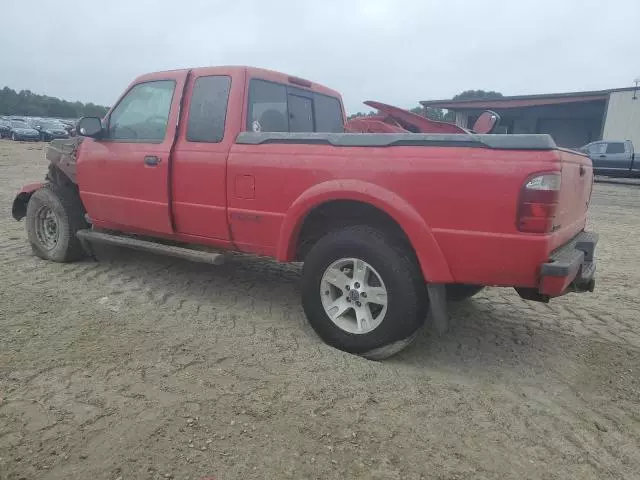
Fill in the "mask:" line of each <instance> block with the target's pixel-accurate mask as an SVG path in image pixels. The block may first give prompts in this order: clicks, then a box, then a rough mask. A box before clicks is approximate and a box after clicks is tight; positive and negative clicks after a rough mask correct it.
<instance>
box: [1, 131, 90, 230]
mask: <svg viewBox="0 0 640 480" xmlns="http://www.w3.org/2000/svg"><path fill="white" fill-rule="evenodd" d="M83 140H84V137H74V138H65V139H58V140H53V141H52V142H51V143H49V145H48V146H47V152H46V158H47V160H49V162H50V165H49V171H48V172H47V175H46V181H44V182H35V183H29V184H27V185H25V186H24V187H22V188H21V189H20V192H18V194H17V195H16V197H15V198H14V199H13V206H12V208H11V214H12V216H13V218H15V219H16V220H22V219H23V218H24V217H25V216H26V215H27V205H28V203H29V199H30V198H31V195H33V192H35V191H36V190H38V189H40V188H42V187H43V186H45V185H46V184H47V183H54V184H58V185H69V184H71V185H73V186H75V184H76V155H77V152H78V147H79V146H80V144H81V143H82V141H83Z"/></svg>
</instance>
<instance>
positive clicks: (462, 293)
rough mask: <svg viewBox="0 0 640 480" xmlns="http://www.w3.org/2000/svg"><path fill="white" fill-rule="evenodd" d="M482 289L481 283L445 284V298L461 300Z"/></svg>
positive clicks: (452, 300)
mask: <svg viewBox="0 0 640 480" xmlns="http://www.w3.org/2000/svg"><path fill="white" fill-rule="evenodd" d="M482 290H484V286H482V285H468V284H465V283H456V284H451V285H447V300H449V301H451V302H461V301H463V300H467V299H468V298H471V297H473V296H474V295H477V294H478V293H480V292H481V291H482Z"/></svg>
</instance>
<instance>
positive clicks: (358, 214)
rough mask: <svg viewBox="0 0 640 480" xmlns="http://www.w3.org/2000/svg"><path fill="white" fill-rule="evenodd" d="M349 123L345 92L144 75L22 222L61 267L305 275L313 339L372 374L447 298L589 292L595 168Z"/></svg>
mask: <svg viewBox="0 0 640 480" xmlns="http://www.w3.org/2000/svg"><path fill="white" fill-rule="evenodd" d="M343 112H344V109H343V107H342V100H341V98H340V95H339V94H338V93H337V92H335V91H334V90H330V89H328V88H326V87H323V86H320V85H318V84H315V83H312V82H309V81H307V80H302V79H299V78H296V77H291V76H288V75H285V74H280V73H276V72H272V71H267V70H261V69H257V68H248V67H214V68H196V69H192V70H175V71H169V72H160V73H154V74H148V75H144V76H142V77H140V78H138V79H136V80H135V81H134V82H133V83H132V84H131V85H130V87H129V88H128V89H127V90H126V92H125V93H124V94H123V95H122V97H121V98H120V100H119V101H118V102H117V103H116V105H115V106H114V107H113V108H112V109H111V111H110V112H109V114H108V115H107V117H106V118H105V119H104V121H101V119H100V118H97V117H87V118H83V119H81V120H80V122H79V123H78V127H77V128H78V132H79V133H80V134H81V135H83V137H77V138H75V139H70V140H54V141H53V142H52V143H51V144H50V145H49V147H48V150H47V158H48V159H49V160H50V162H51V165H50V166H49V171H48V173H47V177H46V178H47V180H46V182H41V183H35V184H30V185H26V186H25V187H23V189H22V190H21V192H19V193H18V195H17V196H16V198H15V199H14V202H13V209H12V212H13V216H14V218H15V219H16V220H20V219H22V218H24V217H25V216H26V229H27V234H28V238H29V241H30V243H31V246H32V249H33V251H34V253H35V254H36V255H38V256H40V257H42V258H45V259H48V260H52V261H57V262H67V261H73V260H77V259H79V258H81V257H83V256H84V255H85V254H86V253H90V252H91V245H92V244H93V243H107V244H112V245H122V246H127V247H131V248H135V249H140V250H148V251H152V252H156V253H164V254H167V255H172V256H177V257H182V258H185V259H189V260H192V261H199V262H207V263H210V264H219V263H221V262H222V261H223V260H224V256H223V254H222V253H221V250H232V251H239V252H243V253H249V254H258V255H262V256H269V257H274V258H275V259H277V260H279V261H282V262H293V261H298V262H304V267H303V270H302V276H301V287H300V289H301V293H302V305H303V307H304V312H305V314H306V316H307V318H308V320H309V322H310V324H311V326H312V327H313V328H314V329H315V331H316V332H317V333H318V334H319V336H320V337H321V338H323V339H324V340H325V341H326V342H327V343H329V344H330V345H333V346H335V347H337V348H339V349H342V350H345V351H348V352H352V353H356V354H361V355H363V356H366V357H368V358H376V359H380V358H385V357H388V356H390V355H392V354H393V353H395V352H397V351H399V350H400V349H402V348H403V347H404V346H405V345H407V344H408V343H409V342H410V341H411V339H413V338H414V337H415V334H416V332H417V330H418V328H419V327H420V326H421V325H422V324H423V322H424V320H425V317H426V314H427V311H429V312H430V318H431V319H432V321H433V322H434V325H436V327H437V329H438V330H439V331H444V330H445V329H446V325H447V318H448V317H447V313H446V312H447V311H446V298H447V292H453V293H454V294H457V295H453V296H455V297H457V298H464V297H469V296H471V295H473V294H475V293H477V292H478V291H479V290H481V289H482V287H483V286H485V285H494V286H502V287H515V288H516V290H517V292H518V293H519V294H520V295H521V296H522V297H523V298H525V299H528V300H536V301H543V302H547V301H549V299H550V298H552V297H557V296H560V295H563V294H565V293H568V292H586V291H592V290H593V288H594V284H595V280H594V273H595V259H594V249H595V245H596V242H597V235H595V234H592V233H588V232H585V231H584V227H585V224H586V215H587V208H588V205H589V201H590V197H591V188H592V179H593V176H592V168H591V161H590V160H589V159H588V158H587V156H586V155H582V154H580V153H578V152H572V151H568V150H565V149H561V148H558V147H557V146H556V145H555V143H554V142H553V140H552V138H551V137H550V136H548V135H491V134H471V133H469V132H461V133H458V134H442V133H433V131H432V132H428V131H424V130H423V133H419V134H418V133H391V134H387V133H385V134H372V133H341V132H342V131H343V128H344V122H345V119H344V113H343ZM425 128H426V127H425ZM438 131H441V130H438ZM213 248H215V249H216V250H212V249H213ZM60 281H64V277H63V276H62V277H60ZM264 281H268V279H264ZM450 296H451V295H450Z"/></svg>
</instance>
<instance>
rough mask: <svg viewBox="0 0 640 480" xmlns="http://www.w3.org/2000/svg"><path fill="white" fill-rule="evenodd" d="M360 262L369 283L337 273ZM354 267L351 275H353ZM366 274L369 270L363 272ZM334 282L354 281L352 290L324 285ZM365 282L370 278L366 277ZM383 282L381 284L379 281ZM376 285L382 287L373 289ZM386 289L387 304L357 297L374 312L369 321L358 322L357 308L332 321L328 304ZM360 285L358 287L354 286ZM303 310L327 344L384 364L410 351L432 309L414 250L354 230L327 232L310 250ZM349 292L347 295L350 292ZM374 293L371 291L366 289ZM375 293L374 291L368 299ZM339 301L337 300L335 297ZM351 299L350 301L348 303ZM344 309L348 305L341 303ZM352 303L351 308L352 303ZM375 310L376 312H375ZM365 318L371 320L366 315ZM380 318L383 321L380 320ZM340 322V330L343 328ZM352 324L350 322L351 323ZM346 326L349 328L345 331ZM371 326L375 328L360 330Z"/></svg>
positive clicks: (378, 233) (365, 229) (382, 236)
mask: <svg viewBox="0 0 640 480" xmlns="http://www.w3.org/2000/svg"><path fill="white" fill-rule="evenodd" d="M351 259H356V260H358V261H359V262H360V263H359V265H362V262H364V263H365V265H366V266H367V267H368V268H369V270H368V272H369V273H368V280H365V282H364V283H367V284H368V285H359V284H356V283H355V282H354V281H355V275H353V274H352V276H351V278H349V275H348V273H349V269H348V268H347V269H346V270H345V271H346V272H347V274H346V277H344V276H341V275H342V271H341V270H340V269H339V265H341V262H344V261H347V262H349V261H350V260H351ZM355 265H356V264H355V263H353V268H352V271H353V272H355V270H356V266H355ZM329 270H331V271H334V272H338V273H337V275H338V276H337V277H335V278H336V279H337V280H335V279H334V278H333V277H331V276H330V277H326V274H327V272H329ZM365 271H367V268H365ZM326 278H331V281H332V282H333V283H340V282H345V281H347V280H350V284H351V285H352V287H351V289H350V290H347V289H346V285H345V287H344V288H340V289H338V288H337V287H335V286H334V285H333V283H331V284H329V283H327V282H326V281H325V279H326ZM365 278H366V277H365ZM378 279H379V280H380V281H379V282H378V281H377V280H378ZM372 283H375V284H376V285H378V287H376V286H371V284H372ZM380 286H381V287H382V288H383V290H378V291H385V290H386V295H384V297H382V296H380V297H379V298H383V299H384V302H386V305H385V306H384V307H382V309H381V310H380V308H381V306H380V305H376V304H375V303H376V302H371V299H370V298H368V299H367V300H365V299H364V295H363V296H362V297H357V296H356V297H354V298H359V299H360V300H361V301H362V304H358V308H359V311H361V312H362V308H363V307H362V305H364V308H366V309H367V311H368V312H369V313H370V314H371V315H369V319H370V322H367V323H364V322H363V321H362V324H361V323H360V322H358V321H357V320H356V319H355V316H354V318H353V319H352V318H350V316H352V315H353V314H355V313H356V311H357V310H356V308H355V306H354V307H353V308H352V309H351V310H348V311H347V312H346V313H345V314H344V317H339V318H338V320H336V321H334V320H332V319H331V318H330V317H329V313H327V312H328V311H329V310H331V309H330V308H329V309H327V308H325V305H327V304H333V302H334V301H338V300H340V299H342V300H341V301H349V302H351V301H356V300H355V299H353V300H352V299H351V298H350V297H352V296H353V295H354V294H353V292H352V290H356V294H358V291H360V293H359V295H362V292H364V291H365V290H366V289H371V288H380ZM356 287H357V288H356ZM301 289H302V306H303V308H304V311H305V314H306V316H307V319H308V320H309V323H310V324H311V327H312V328H313V329H314V330H315V331H316V333H317V334H318V335H319V336H320V338H322V340H324V341H325V342H326V343H327V344H329V345H331V346H333V347H335V348H337V349H339V350H343V351H345V352H349V353H354V354H358V355H362V356H364V357H366V358H370V359H373V360H381V359H384V358H388V357H390V356H391V355H394V354H396V353H397V352H399V351H400V350H402V349H403V348H404V347H406V346H407V345H408V344H409V343H410V342H411V340H413V338H414V337H415V334H416V332H417V330H418V329H419V328H420V327H421V326H422V324H423V323H424V320H425V317H426V312H427V308H428V297H427V292H426V285H425V282H424V278H423V277H422V272H421V271H420V268H419V266H418V262H417V260H416V258H415V255H414V254H413V252H412V251H411V249H410V248H409V247H408V246H406V245H404V244H403V243H402V242H400V241H398V240H395V239H394V238H392V237H391V236H389V235H386V234H384V233H383V232H381V231H379V230H376V229H373V228H371V227H368V226H350V227H345V228H343V229H340V230H337V231H334V232H331V233H328V234H327V235H325V236H324V237H323V238H321V239H320V240H319V241H318V242H317V243H316V244H315V245H314V246H313V247H312V248H311V250H310V251H309V253H308V254H307V256H306V258H305V263H304V266H303V270H302V286H301ZM347 291H349V292H350V293H349V294H347V293H346V292H347ZM368 291H370V292H374V291H373V290H368ZM373 295H375V294H374V293H370V296H373ZM334 297H335V298H334ZM348 297H349V300H346V299H347V298H348ZM342 305H346V304H344V303H342ZM351 305H353V304H351ZM374 310H375V311H377V317H376V313H372V312H374ZM362 315H363V316H367V315H366V314H365V313H362ZM381 316H382V317H381ZM338 321H340V322H341V324H342V326H339V324H338V323H336V322H338ZM348 322H351V323H348ZM345 325H348V328H347V327H345ZM361 325H368V326H369V327H371V326H373V325H376V326H374V327H373V328H370V329H368V328H364V327H363V328H360V327H361Z"/></svg>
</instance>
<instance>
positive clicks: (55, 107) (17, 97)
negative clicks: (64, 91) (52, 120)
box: [0, 87, 108, 118]
mask: <svg viewBox="0 0 640 480" xmlns="http://www.w3.org/2000/svg"><path fill="white" fill-rule="evenodd" d="M107 111H108V108H107V107H103V106H101V105H95V104H93V103H87V104H84V103H82V102H68V101H66V100H61V99H59V98H56V97H49V96H47V95H38V94H36V93H33V92H32V91H31V90H20V91H19V92H16V91H15V90H13V89H11V88H9V87H4V88H3V89H2V90H0V115H25V116H33V117H60V118H78V117H83V116H98V117H103V116H104V115H105V114H106V113H107Z"/></svg>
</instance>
